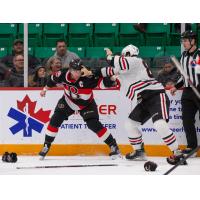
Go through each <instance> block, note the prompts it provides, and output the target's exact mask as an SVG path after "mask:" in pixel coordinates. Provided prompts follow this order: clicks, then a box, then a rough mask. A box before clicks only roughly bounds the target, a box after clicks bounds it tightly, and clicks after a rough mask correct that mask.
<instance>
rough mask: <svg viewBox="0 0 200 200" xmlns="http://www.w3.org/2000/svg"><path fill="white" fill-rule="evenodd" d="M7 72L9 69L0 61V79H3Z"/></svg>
mask: <svg viewBox="0 0 200 200" xmlns="http://www.w3.org/2000/svg"><path fill="white" fill-rule="evenodd" d="M8 73H9V69H8V68H7V67H6V66H5V64H3V63H0V81H4V80H5V77H7V75H8Z"/></svg>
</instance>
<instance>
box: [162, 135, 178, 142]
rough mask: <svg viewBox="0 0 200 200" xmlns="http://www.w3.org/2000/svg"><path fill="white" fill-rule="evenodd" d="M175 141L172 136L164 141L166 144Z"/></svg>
mask: <svg viewBox="0 0 200 200" xmlns="http://www.w3.org/2000/svg"><path fill="white" fill-rule="evenodd" d="M175 139H176V137H175V135H172V136H171V137H170V138H169V139H167V140H164V141H165V142H166V143H170V142H172V141H173V140H175Z"/></svg>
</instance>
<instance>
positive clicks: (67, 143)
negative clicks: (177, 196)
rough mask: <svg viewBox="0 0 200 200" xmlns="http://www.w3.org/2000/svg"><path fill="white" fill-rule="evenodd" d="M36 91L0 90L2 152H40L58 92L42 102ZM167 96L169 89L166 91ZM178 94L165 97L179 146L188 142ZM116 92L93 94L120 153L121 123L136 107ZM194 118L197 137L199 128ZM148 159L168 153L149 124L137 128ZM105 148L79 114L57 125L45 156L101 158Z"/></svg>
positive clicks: (125, 147) (124, 140) (124, 139)
mask: <svg viewBox="0 0 200 200" xmlns="http://www.w3.org/2000/svg"><path fill="white" fill-rule="evenodd" d="M39 92H40V89H39V88H38V89H37V88H36V89H30V88H27V89H24V88H23V89H19V88H18V89H17V88H15V89H13V88H11V89H9V88H7V89H1V90H0V113H1V115H0V154H2V153H3V152H5V151H14V152H17V153H18V154H22V155H35V154H37V153H38V151H39V150H40V148H41V146H42V144H43V142H44V135H45V129H46V126H47V125H48V122H49V118H50V116H51V115H52V114H53V111H54V108H55V106H56V104H57V101H58V100H59V98H61V97H62V95H63V91H62V90H61V89H56V90H50V91H48V93H47V95H46V97H45V98H41V97H40V96H39ZM167 93H168V91H167ZM181 93H182V91H178V92H177V94H176V96H174V97H172V96H171V95H170V94H169V93H168V96H169V98H170V102H171V106H170V121H169V125H170V128H171V129H172V131H173V132H174V133H175V134H176V136H177V140H178V143H179V144H180V145H185V144H186V138H185V133H184V130H183V126H182V120H181V101H180V98H181ZM123 94H124V92H123V91H120V90H95V91H94V96H95V99H96V102H97V105H98V110H99V114H100V121H101V122H102V123H103V125H104V126H105V127H107V128H108V130H109V131H110V132H111V133H112V134H113V135H114V137H115V138H116V140H117V141H118V143H119V144H120V148H121V150H122V152H123V153H126V152H128V151H130V150H131V146H130V145H129V142H128V140H127V133H126V131H125V128H124V121H125V119H126V118H127V116H128V114H129V113H130V112H131V111H132V109H133V108H134V106H135V102H130V101H129V100H128V99H126V98H125V97H124V95H123ZM198 116H199V115H197V116H196V118H197V124H196V128H197V133H198V137H199V131H200V124H199V119H198ZM140 129H141V131H142V133H143V138H144V142H145V144H146V145H145V148H146V151H147V153H148V155H151V156H164V155H168V154H169V153H170V151H169V150H168V148H167V147H166V146H165V145H164V144H163V142H162V140H161V139H160V137H159V135H158V133H157V132H156V131H155V130H154V129H153V125H152V122H151V120H149V121H148V122H147V123H146V124H145V125H143V126H142V127H141V128H140ZM108 152H109V149H108V148H107V147H106V146H105V145H104V144H103V143H102V142H101V141H99V139H98V137H97V136H96V134H94V133H93V132H91V131H90V130H89V129H88V128H87V126H86V124H85V122H84V121H83V120H82V118H81V117H80V115H79V114H78V113H76V114H74V115H72V116H71V117H70V119H69V120H68V121H64V123H63V124H62V125H61V128H60V130H59V133H58V135H57V137H56V139H55V142H54V145H53V147H52V149H51V151H50V152H49V155H103V154H107V153H108Z"/></svg>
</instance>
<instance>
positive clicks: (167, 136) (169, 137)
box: [154, 119, 178, 151]
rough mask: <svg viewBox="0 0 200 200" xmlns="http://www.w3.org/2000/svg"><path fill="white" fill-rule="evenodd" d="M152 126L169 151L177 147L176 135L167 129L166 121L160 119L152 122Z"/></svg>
mask: <svg viewBox="0 0 200 200" xmlns="http://www.w3.org/2000/svg"><path fill="white" fill-rule="evenodd" d="M154 127H155V129H156V130H157V132H158V134H159V135H160V136H161V138H162V139H163V141H164V142H165V144H166V145H167V146H168V147H169V148H170V150H171V151H175V150H177V149H178V143H177V140H176V136H175V135H174V133H173V132H172V131H171V130H170V129H169V126H168V124H167V122H166V121H165V120H164V119H160V120H157V121H155V122H154Z"/></svg>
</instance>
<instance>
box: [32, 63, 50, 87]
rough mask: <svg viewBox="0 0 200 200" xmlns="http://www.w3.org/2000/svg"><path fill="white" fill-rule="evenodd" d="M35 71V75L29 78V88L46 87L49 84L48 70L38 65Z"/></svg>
mask: <svg viewBox="0 0 200 200" xmlns="http://www.w3.org/2000/svg"><path fill="white" fill-rule="evenodd" d="M35 70H36V71H35V74H34V75H33V76H30V77H29V86H30V87H44V86H45V85H46V82H47V72H46V68H45V67H44V66H42V65H38V66H37V67H36V69H35Z"/></svg>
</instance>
